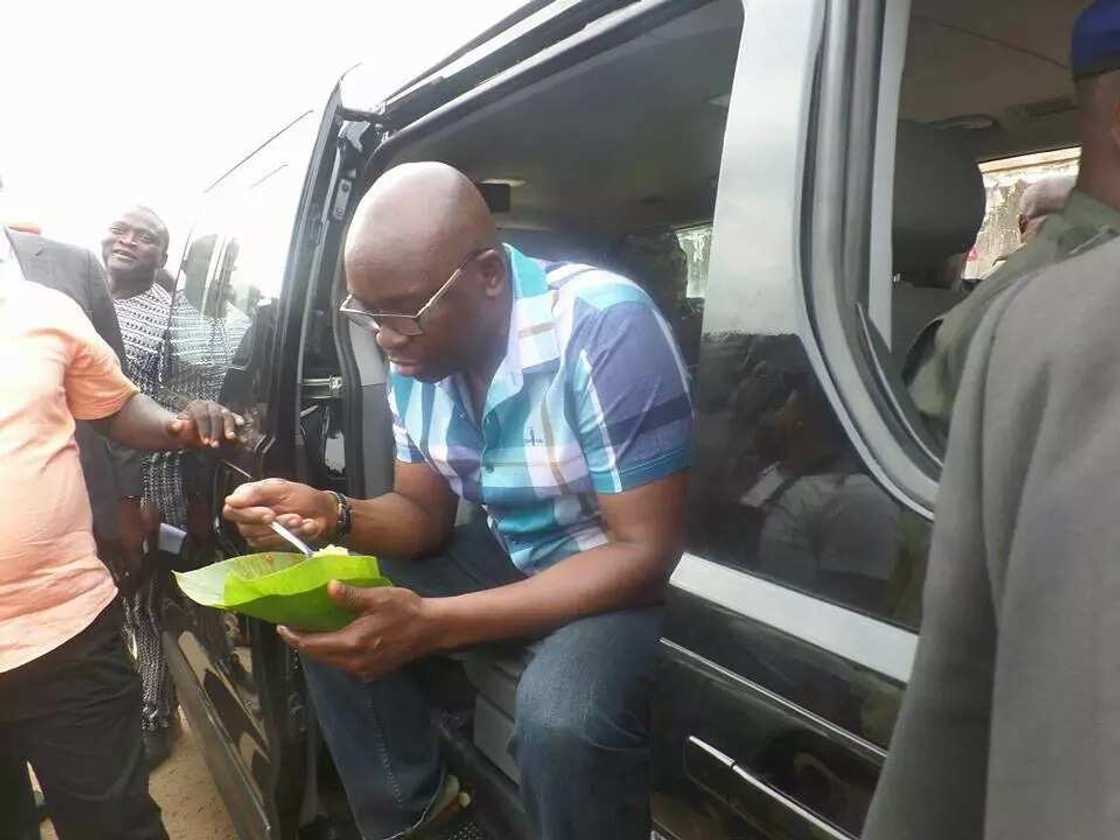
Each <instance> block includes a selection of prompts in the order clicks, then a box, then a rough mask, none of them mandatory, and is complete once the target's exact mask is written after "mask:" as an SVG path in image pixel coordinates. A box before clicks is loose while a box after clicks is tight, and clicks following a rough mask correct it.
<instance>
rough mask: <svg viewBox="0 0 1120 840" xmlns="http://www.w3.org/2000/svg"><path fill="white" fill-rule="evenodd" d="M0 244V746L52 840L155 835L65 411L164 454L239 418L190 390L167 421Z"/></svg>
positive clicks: (209, 437) (224, 431) (112, 607)
mask: <svg viewBox="0 0 1120 840" xmlns="http://www.w3.org/2000/svg"><path fill="white" fill-rule="evenodd" d="M6 244H7V239H6V238H4V237H0V369H3V370H4V371H5V376H4V377H3V378H2V379H0V464H3V470H2V476H0V754H4V755H9V756H11V755H15V756H18V757H20V758H24V759H26V760H28V761H29V762H30V763H31V765H32V767H33V768H34V769H35V772H36V775H37V776H38V777H39V781H40V783H41V784H42V786H43V792H44V794H45V795H46V797H47V802H48V806H49V807H50V809H51V814H52V818H53V819H54V823H55V828H56V830H57V831H58V834H59V837H60V838H63V840H70V838H87V837H98V838H100V837H106V838H108V837H112V838H145V839H147V838H166V836H167V835H166V832H165V831H164V829H163V826H162V824H161V821H160V816H159V808H158V807H157V806H156V804H155V803H154V802H153V801H152V799H151V797H150V796H149V795H148V790H147V784H148V773H147V768H146V765H145V762H144V752H143V745H142V741H141V738H140V726H139V686H138V680H137V677H136V673H135V671H134V670H133V668H132V665H131V663H130V661H129V659H128V657H127V654H126V652H125V650H124V647H123V643H122V640H121V634H120V626H121V611H120V606H119V602H118V597H117V589H116V587H115V586H114V584H113V581H112V578H111V577H110V575H109V573H108V571H107V570H106V568H105V566H104V565H103V564H102V563H101V562H100V561H99V560H98V559H97V555H96V550H95V548H94V541H93V534H92V528H91V516H90V508H89V500H88V498H87V495H86V488H85V483H84V481H83V479H82V471H81V466H80V463H79V460H78V450H77V446H76V445H75V443H74V422H75V420H76V419H81V420H90V421H97V422H98V424H99V428H100V429H101V431H102V432H103V433H105V434H106V435H107V436H109V437H110V438H112V439H114V440H117V441H119V442H121V443H123V444H125V445H128V446H131V447H134V448H137V449H152V450H167V449H178V448H182V447H185V446H191V447H204V446H210V447H216V446H218V445H220V444H221V443H223V442H233V441H235V440H236V438H237V425H238V423H239V418H236V417H235V416H234V415H233V414H231V413H230V412H228V411H225V410H224V409H222V408H221V407H219V406H216V405H215V404H213V403H205V402H198V403H192V404H191V405H190V406H188V408H187V410H186V411H185V412H184V413H183V414H182V415H180V416H178V417H176V416H174V415H172V414H170V413H168V412H167V411H165V410H164V409H162V408H160V407H159V406H158V405H157V404H156V403H154V402H153V401H152V400H150V399H148V398H147V397H144V396H143V395H141V394H139V393H138V392H137V389H136V387H135V386H134V385H133V384H132V383H131V382H130V381H129V380H128V379H127V378H125V376H124V374H123V373H122V371H121V368H120V363H119V361H118V359H117V357H116V355H115V354H114V353H113V351H112V349H111V348H110V347H109V345H107V344H106V343H105V342H104V341H103V340H102V339H101V338H100V337H99V336H98V335H97V334H96V332H95V331H94V329H93V326H92V325H91V324H90V322H89V320H88V319H87V318H86V316H85V315H84V313H83V312H82V311H81V309H80V308H79V307H78V306H77V304H75V303H74V302H73V301H72V300H71V299H70V298H68V297H67V296H65V295H64V294H62V293H60V292H57V291H54V290H51V289H47V288H45V287H42V286H39V285H36V284H33V283H30V282H28V281H27V280H26V279H25V278H24V277H23V274H22V271H21V269H20V266H19V263H18V262H17V261H16V259H15V257H14V255H13V253H12V251H11V248H10V247H5V245H6Z"/></svg>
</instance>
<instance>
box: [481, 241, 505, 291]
mask: <svg viewBox="0 0 1120 840" xmlns="http://www.w3.org/2000/svg"><path fill="white" fill-rule="evenodd" d="M478 268H479V273H480V274H481V275H482V279H483V284H482V289H483V292H484V293H485V294H486V296H487V297H490V298H496V297H499V296H501V295H502V294H503V293H504V292H505V288H506V286H508V285H509V268H508V267H507V265H506V260H505V254H503V253H502V251H501V250H499V249H497V248H495V249H494V250H492V251H488V252H486V253H485V254H482V255H481V256H479V258H478Z"/></svg>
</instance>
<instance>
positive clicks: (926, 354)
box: [907, 73, 1120, 441]
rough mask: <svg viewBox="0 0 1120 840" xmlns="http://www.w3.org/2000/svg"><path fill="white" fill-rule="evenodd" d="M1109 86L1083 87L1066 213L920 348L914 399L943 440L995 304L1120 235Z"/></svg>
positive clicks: (1119, 169) (1119, 171)
mask: <svg viewBox="0 0 1120 840" xmlns="http://www.w3.org/2000/svg"><path fill="white" fill-rule="evenodd" d="M1107 75H1108V76H1112V75H1115V74H1113V73H1108V74H1107ZM1110 87H1111V85H1108V84H1106V85H1087V84H1084V83H1082V84H1079V86H1078V107H1079V111H1080V113H1079V120H1078V122H1079V132H1080V134H1081V142H1082V150H1081V171H1080V174H1079V175H1078V178H1077V186H1076V187H1075V188H1074V190H1073V191H1072V192H1071V193H1070V196H1069V199H1068V200H1067V201H1066V204H1065V206H1064V207H1063V208H1062V209H1061V210H1060V211H1059V212H1057V213H1055V214H1053V215H1052V216H1050V217H1049V218H1048V219H1047V220H1046V222H1045V223H1044V224H1043V225H1042V227H1041V228H1040V229H1039V230H1038V233H1037V234H1036V235H1035V236H1033V237H1032V238H1030V239H1029V240H1028V241H1026V242H1025V244H1024V245H1023V246H1022V247H1021V248H1020V249H1019V250H1018V251H1016V252H1015V253H1014V254H1012V255H1011V256H1010V257H1008V258H1007V261H1006V262H1004V264H1003V265H1002V266H1000V267H999V269H997V270H996V271H995V272H994V273H992V274H991V275H990V276H988V277H987V278H986V279H985V280H984V281H983V282H981V283H980V284H979V285H978V286H977V287H976V290H975V291H973V292H972V294H970V295H969V296H968V297H967V298H965V299H964V300H963V301H961V302H960V303H959V304H957V305H956V306H954V307H953V308H952V309H950V310H949V311H948V312H947V313H945V315H944V317H943V318H942V320H941V322H940V325H939V326H938V327H937V328H936V329H937V332H936V333H935V334H934V336H933V339H932V341H930V342H929V343H928V345H927V346H926V347H925V348H917V350H916V352H918V353H920V354H921V356H920V357H919V358H920V361H918V362H917V363H916V365H917V366H916V367H915V366H914V365H915V363H914V362H908V363H907V368H908V369H911V370H914V371H915V372H914V374H913V376H912V377H910V379H909V387H910V396H911V397H912V398H913V400H914V404H915V405H916V406H917V407H918V410H919V411H920V412H921V413H922V415H923V416H924V417H925V419H926V422H927V424H928V425H929V427H930V431H932V432H933V433H934V434H935V435H938V436H939V437H940V438H941V440H943V441H944V440H946V439H947V438H948V431H949V416H950V414H951V413H952V410H953V401H954V400H955V398H956V395H957V389H958V388H959V387H960V382H961V374H962V373H963V371H964V362H965V358H966V357H967V355H968V348H969V345H970V344H971V342H972V336H973V335H974V334H975V332H976V330H977V328H978V327H979V326H980V322H981V320H983V318H984V315H985V314H987V312H988V309H989V307H991V305H992V303H993V301H995V300H996V298H998V297H999V296H1000V295H1002V294H1003V293H1004V292H1005V291H1007V290H1008V289H1009V288H1011V287H1012V286H1014V285H1015V284H1016V283H1018V282H1019V281H1020V280H1021V279H1022V278H1024V277H1026V276H1027V275H1028V274H1032V273H1034V272H1037V271H1039V270H1041V269H1043V268H1045V267H1046V266H1049V265H1053V264H1055V263H1059V262H1061V261H1063V260H1065V259H1067V258H1068V257H1071V256H1073V255H1074V254H1079V253H1084V252H1085V251H1088V250H1090V249H1091V248H1094V247H1096V246H1097V245H1100V244H1101V243H1102V242H1107V241H1109V240H1110V239H1112V238H1113V237H1115V236H1117V235H1120V193H1118V191H1117V190H1116V187H1115V186H1113V184H1114V182H1116V181H1117V180H1118V176H1120V158H1117V155H1116V149H1115V147H1114V145H1113V144H1112V141H1111V137H1110V134H1109V128H1110V125H1111V120H1112V112H1111V111H1110V110H1109V102H1108V101H1107V100H1108V98H1109V97H1108V96H1107V94H1106V92H1105V91H1103V90H1102V89H1103V88H1110ZM920 340H921V339H919V341H920Z"/></svg>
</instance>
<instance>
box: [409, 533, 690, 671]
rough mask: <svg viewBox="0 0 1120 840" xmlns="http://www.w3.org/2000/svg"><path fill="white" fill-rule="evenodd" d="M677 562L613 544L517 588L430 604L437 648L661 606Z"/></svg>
mask: <svg viewBox="0 0 1120 840" xmlns="http://www.w3.org/2000/svg"><path fill="white" fill-rule="evenodd" d="M678 558H679V555H678V556H673V557H656V556H652V555H651V553H650V550H649V549H648V548H646V547H644V546H638V545H632V544H627V543H611V544H608V545H604V546H600V547H599V548H594V549H591V550H590V551H584V552H581V553H579V554H576V555H573V556H572V557H569V558H567V559H566V560H563V561H561V562H560V563H557V564H556V565H555V566H553V567H552V568H550V569H546V570H545V571H543V572H540V573H539V574H536V575H533V576H532V577H530V578H527V579H525V580H523V581H518V582H517V583H512V584H509V585H507V586H500V587H497V588H494V589H486V590H483V591H481V592H472V593H469V594H467V595H457V596H454V597H450V598H433V599H430V600H429V606H430V607H431V609H432V611H433V617H434V619H435V622H436V625H437V626H438V627H440V628H441V632H440V638H439V639H438V640H437V645H438V647H439V648H440V649H441V650H455V649H458V648H463V647H469V646H471V645H476V644H479V643H481V642H487V641H494V640H498V639H511V638H522V637H532V636H536V635H540V634H541V633H544V632H547V631H549V630H552V629H554V628H556V627H559V626H561V625H563V624H567V623H568V622H570V621H572V620H574V619H576V618H580V617H581V616H585V615H593V614H595V613H602V612H609V611H612V610H619V609H626V608H629V607H638V606H644V605H648V604H653V603H657V602H658V601H660V600H661V599H662V597H663V596H664V592H665V584H666V581H667V579H668V574H669V570H670V569H671V568H672V566H673V564H674V563H675V562H676V561H677V559H678Z"/></svg>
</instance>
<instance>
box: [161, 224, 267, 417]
mask: <svg viewBox="0 0 1120 840" xmlns="http://www.w3.org/2000/svg"><path fill="white" fill-rule="evenodd" d="M214 247H215V237H214V236H206V237H201V238H199V239H197V240H196V241H195V242H193V243H191V246H190V248H189V249H188V251H187V256H186V258H185V260H184V271H183V283H182V286H183V288H182V289H181V290H180V291H179V292H178V293H177V294H176V296H175V301H174V304H173V306H172V312H171V325H170V331H169V335H170V339H171V348H170V349H171V352H170V359H169V362H170V363H169V365H168V367H169V370H168V376H167V381H166V382H165V383H164V389H165V390H166V391H168V392H169V393H170V394H171V395H172V397H173V399H175V400H178V401H185V400H190V399H213V400H216V399H218V397H219V396H220V395H221V394H222V385H223V383H224V382H225V378H226V374H227V372H228V371H229V369H230V366H231V365H232V364H233V361H234V358H235V357H236V356H237V353H238V349H239V348H240V346H241V343H242V341H243V340H244V339H245V336H246V333H248V332H249V327H250V325H251V323H252V322H251V321H250V320H249V318H248V317H247V316H246V315H245V314H244V313H242V312H241V311H240V310H239V309H237V308H236V307H235V306H231V305H230V301H231V300H232V299H233V285H232V278H233V274H234V271H235V270H236V266H237V258H238V255H239V252H240V246H239V244H238V242H237V240H236V239H231V240H228V241H227V242H226V243H225V244H224V246H223V249H222V252H221V254H220V256H219V258H218V259H219V262H218V266H217V268H216V269H215V271H214V274H213V277H212V278H211V276H210V272H209V270H208V269H209V266H210V263H211V261H212V260H211V258H212V256H213V251H214ZM208 281H209V282H208ZM204 395H207V396H204Z"/></svg>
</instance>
